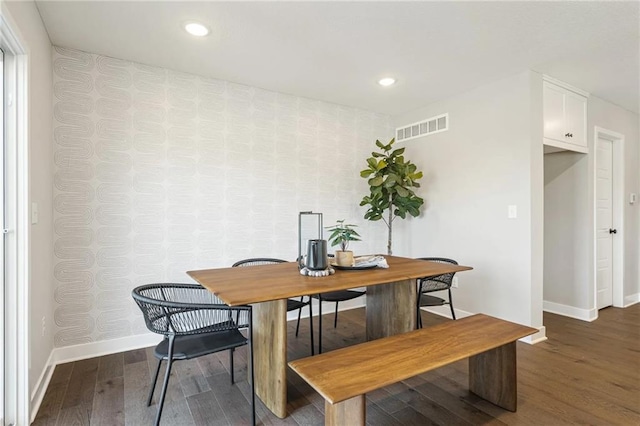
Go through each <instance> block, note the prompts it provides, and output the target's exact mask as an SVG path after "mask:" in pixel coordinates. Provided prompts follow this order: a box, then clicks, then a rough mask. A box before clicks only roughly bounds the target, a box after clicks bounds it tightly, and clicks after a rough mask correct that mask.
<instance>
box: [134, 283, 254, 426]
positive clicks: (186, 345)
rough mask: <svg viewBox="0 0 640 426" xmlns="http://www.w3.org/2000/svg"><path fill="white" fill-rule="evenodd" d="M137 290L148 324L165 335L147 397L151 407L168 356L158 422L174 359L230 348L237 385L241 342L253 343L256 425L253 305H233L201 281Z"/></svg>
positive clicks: (252, 401) (250, 365)
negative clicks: (235, 364)
mask: <svg viewBox="0 0 640 426" xmlns="http://www.w3.org/2000/svg"><path fill="white" fill-rule="evenodd" d="M131 295H132V296H133V300H134V301H135V302H136V304H137V305H138V307H139V308H140V310H141V311H142V315H143V317H144V321H145V323H146V325H147V328H148V329H149V330H150V331H152V332H154V333H157V334H161V335H163V336H164V339H163V340H162V342H160V343H159V344H158V345H157V346H156V348H155V351H154V356H155V357H156V358H157V359H158V366H157V368H156V372H155V375H154V377H153V382H152V383H151V390H150V392H149V397H148V399H147V406H150V405H151V400H152V398H153V393H154V390H155V387H156V383H157V381H158V374H159V373H160V366H161V365H162V361H167V369H166V372H165V376H164V382H163V384H162V391H161V393H160V400H159V402H158V404H157V405H158V410H157V414H156V420H155V423H154V424H155V425H156V426H158V425H159V424H160V417H161V416H162V408H163V406H164V400H165V396H166V394H167V387H168V385H169V377H170V376H171V366H172V364H173V362H174V361H181V360H188V359H192V358H197V357H200V356H204V355H208V354H212V353H215V352H220V351H224V350H228V351H229V357H230V367H229V369H230V376H231V383H232V384H233V383H234V375H233V352H234V350H235V349H236V348H237V347H240V346H244V345H248V348H249V369H248V374H249V375H250V377H249V379H250V380H249V381H250V383H251V424H252V425H255V424H256V410H255V386H254V376H253V372H254V368H253V348H252V337H253V336H252V333H253V332H252V328H251V307H250V306H237V307H230V306H228V305H226V304H224V303H223V302H222V301H221V300H220V299H218V298H217V297H216V296H215V295H213V293H211V292H209V291H208V290H207V289H205V288H203V287H201V286H200V285H197V284H175V283H162V284H147V285H142V286H139V287H136V288H135V289H133V291H132V293H131ZM245 328H246V330H247V331H246V334H247V336H246V337H245V335H243V334H242V333H241V332H240V329H245Z"/></svg>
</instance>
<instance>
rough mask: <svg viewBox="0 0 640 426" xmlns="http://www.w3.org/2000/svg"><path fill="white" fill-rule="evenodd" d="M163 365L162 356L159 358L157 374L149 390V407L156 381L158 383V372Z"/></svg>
mask: <svg viewBox="0 0 640 426" xmlns="http://www.w3.org/2000/svg"><path fill="white" fill-rule="evenodd" d="M161 365H162V358H160V359H159V360H158V367H157V368H156V374H155V375H154V376H153V381H152V382H151V389H150V390H149V398H147V407H149V406H150V405H151V400H152V399H153V392H154V391H155V389H156V383H158V373H160V366H161Z"/></svg>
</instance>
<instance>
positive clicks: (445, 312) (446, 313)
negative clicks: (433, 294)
mask: <svg viewBox="0 0 640 426" xmlns="http://www.w3.org/2000/svg"><path fill="white" fill-rule="evenodd" d="M420 309H422V310H423V311H427V312H431V313H432V314H436V315H440V316H441V317H445V318H449V319H453V317H452V316H451V309H450V308H449V306H448V305H446V306H445V305H442V306H429V307H428V308H427V307H421V308H420ZM453 310H454V311H455V313H456V318H465V317H470V316H471V315H474V313H473V312H467V311H463V310H462V309H458V308H453Z"/></svg>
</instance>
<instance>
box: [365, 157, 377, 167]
mask: <svg viewBox="0 0 640 426" xmlns="http://www.w3.org/2000/svg"><path fill="white" fill-rule="evenodd" d="M367 164H369V166H370V167H371V168H373V169H375V168H376V166H377V165H378V161H377V160H376V159H375V158H373V157H369V158H367Z"/></svg>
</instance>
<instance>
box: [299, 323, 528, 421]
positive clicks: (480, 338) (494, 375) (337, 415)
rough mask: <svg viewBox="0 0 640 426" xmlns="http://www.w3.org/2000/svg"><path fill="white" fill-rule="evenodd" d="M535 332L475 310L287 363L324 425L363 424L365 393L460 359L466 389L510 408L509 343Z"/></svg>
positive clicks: (512, 358) (512, 367) (512, 352)
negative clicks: (316, 401) (321, 405)
mask: <svg viewBox="0 0 640 426" xmlns="http://www.w3.org/2000/svg"><path fill="white" fill-rule="evenodd" d="M537 331H538V330H537V329H535V328H531V327H526V326H523V325H519V324H515V323H512V322H509V321H504V320H501V319H498V318H493V317H490V316H487V315H483V314H478V315H473V316H470V317H467V318H463V319H460V320H457V321H448V322H446V323H442V324H439V325H436V326H433V327H427V328H423V329H420V330H415V331H410V332H408V333H403V334H397V335H394V336H390V337H385V338H382V339H377V340H372V341H369V342H365V343H361V344H358V345H354V346H350V347H347V348H342V349H338V350H335V351H332V352H328V353H324V354H322V355H317V356H314V357H309V358H304V359H299V360H295V361H291V362H289V366H290V367H291V368H292V369H293V370H294V371H295V372H296V373H298V374H299V375H300V376H301V377H302V378H303V379H305V380H306V381H307V382H308V383H309V384H310V385H311V386H312V387H313V388H314V389H315V390H316V391H317V392H318V393H319V394H320V395H322V396H323V397H324V399H325V401H326V403H325V419H326V420H325V422H326V424H350V425H351V424H364V418H365V406H366V403H365V400H364V395H365V394H366V393H367V392H371V391H374V390H376V389H380V388H382V387H385V386H388V385H391V384H393V383H397V382H399V381H402V380H405V379H408V378H410V377H413V376H416V375H418V374H422V373H426V372H427V371H431V370H433V369H436V368H438V367H442V366H445V365H448V364H451V363H453V362H455V361H459V360H461V359H465V358H469V388H470V390H471V391H472V392H474V393H475V394H477V395H479V396H480V397H482V398H484V399H487V400H488V401H490V402H492V403H494V404H496V405H499V406H501V407H503V408H506V409H508V410H511V411H515V410H516V384H517V383H516V382H517V381H516V345H515V344H516V341H517V340H518V339H520V338H522V337H525V336H528V335H530V334H533V333H536V332H537ZM345 416H349V417H345ZM330 417H334V418H330Z"/></svg>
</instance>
